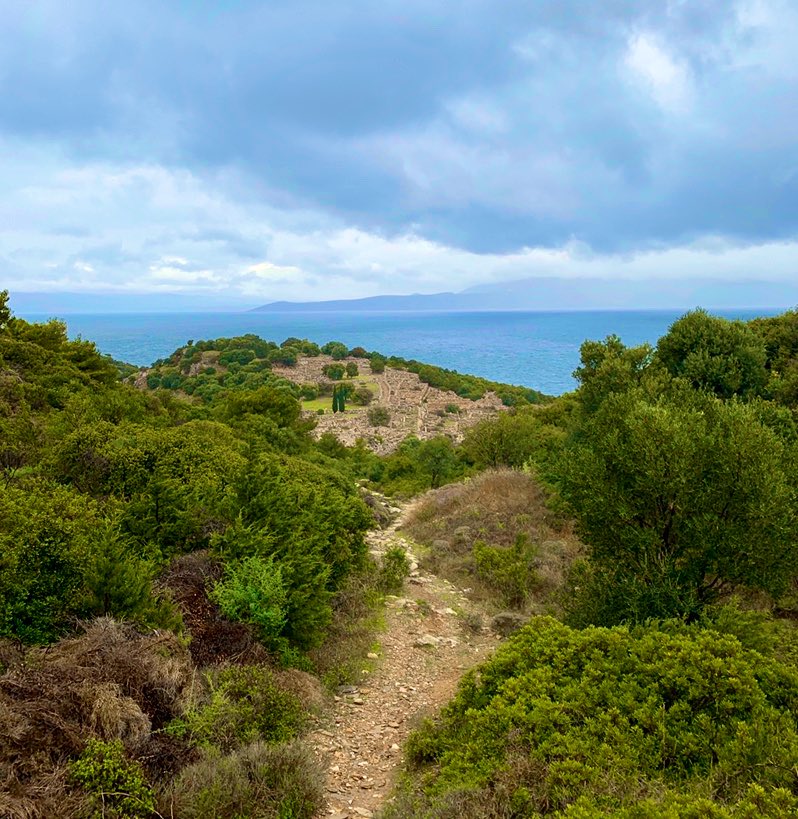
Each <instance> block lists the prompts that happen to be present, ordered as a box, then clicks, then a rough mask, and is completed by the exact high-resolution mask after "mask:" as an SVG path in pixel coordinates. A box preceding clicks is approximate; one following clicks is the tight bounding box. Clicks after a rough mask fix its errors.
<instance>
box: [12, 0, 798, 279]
mask: <svg viewBox="0 0 798 819" xmlns="http://www.w3.org/2000/svg"><path fill="white" fill-rule="evenodd" d="M0 25H2V30H3V37H2V38H0V139H2V140H3V142H2V145H3V146H5V150H6V153H7V154H10V153H13V152H14V151H15V150H18V148H17V146H19V145H24V146H35V148H36V151H38V152H39V154H40V156H41V157H44V159H45V161H46V164H47V165H48V168H49V171H48V173H49V174H50V178H51V179H52V178H54V177H55V176H57V175H58V173H59V172H64V171H66V172H68V171H69V169H70V168H84V169H85V168H87V167H91V168H93V169H94V171H93V172H94V173H95V175H96V176H97V178H98V179H102V180H103V182H102V186H104V187H103V190H104V191H105V194H104V195H105V196H106V199H105V200H103V201H105V202H106V204H107V202H108V201H109V197H113V196H117V193H118V190H119V185H122V186H123V187H125V190H126V191H127V193H126V195H125V197H124V202H125V207H127V208H129V209H130V211H129V216H130V223H131V224H132V225H134V226H135V225H138V228H137V229H138V231H139V234H140V236H139V238H138V239H137V241H136V242H135V244H136V246H137V249H136V250H135V252H134V253H133V255H134V256H138V255H141V257H142V259H143V258H145V257H147V258H150V259H151V261H152V264H155V263H156V261H157V259H156V258H155V257H156V256H158V253H160V255H162V256H163V255H169V254H175V253H176V254H178V255H181V254H182V255H184V254H186V253H188V250H190V249H191V248H192V247H193V249H194V250H195V251H197V252H199V251H200V250H201V251H202V252H203V253H207V254H209V255H210V257H211V258H210V262H209V263H210V264H212V265H216V266H222V267H223V266H224V264H227V263H230V264H232V263H233V262H234V260H235V259H238V260H241V261H243V262H248V261H253V262H254V261H257V260H259V259H264V258H267V255H268V252H269V249H270V248H273V247H274V246H275V243H274V241H273V237H271V236H270V231H271V230H276V229H279V228H282V229H288V230H290V231H291V232H293V233H296V234H298V235H299V234H304V235H308V236H310V235H311V234H314V232H319V231H322V232H324V231H327V232H329V231H331V230H347V229H350V228H357V229H361V230H363V231H367V232H371V233H374V234H376V235H379V236H382V237H388V238H390V237H391V236H394V237H401V236H404V235H407V234H408V233H412V234H413V235H415V236H417V237H419V238H422V239H424V238H426V239H430V240H432V241H434V242H436V243H439V244H441V245H442V246H448V247H451V248H453V249H455V250H456V249H465V250H469V251H474V252H477V253H488V252H490V253H507V252H514V251H517V250H519V249H521V248H524V247H543V248H546V247H549V248H552V247H560V246H563V245H565V244H566V243H568V242H573V241H574V240H577V241H579V242H584V243H586V244H587V245H588V246H590V247H591V248H592V249H594V250H595V251H600V252H607V253H610V252H624V253H627V252H633V251H635V250H646V249H650V248H652V247H660V248H667V247H669V246H676V245H678V244H680V243H685V242H691V241H694V240H697V239H700V238H701V237H702V236H705V235H708V234H710V235H715V236H723V237H727V238H728V239H729V240H730V241H732V242H734V241H743V242H753V243H757V242H762V243H764V242H768V241H772V240H789V239H792V238H794V236H795V234H796V230H797V228H798V64H796V62H795V60H794V57H793V53H794V42H795V41H796V39H797V38H798V10H796V9H795V7H794V4H792V3H790V2H788V0H740V2H730V1H729V0H705V1H704V2H686V0H685V1H684V2H677V1H676V0H672V1H671V2H662V0H650V1H649V2H637V1H633V0H628V2H621V0H616V2H603V3H589V2H585V1H584V0H560V1H559V2H554V0H548V2H536V3H529V2H506V3H496V2H488V0H463V2H460V3H451V2H442V1H441V0H423V1H422V0H404V2H399V0H382V2H379V3H374V2H373V1H372V0H368V1H367V0H349V2H345V1H344V0H342V2H338V3H330V2H311V1H310V0H298V1H295V2H287V0H285V1H284V0H272V1H271V2H239V3H226V4H218V3H210V2H182V3H172V4H164V3H156V2H147V1H146V0H141V2H133V3H128V4H124V5H123V4H101V3H97V2H94V1H93V0H92V2H89V1H88V0H75V2H72V3H69V4H64V3H61V2H56V0H39V2H36V3H30V2H27V1H25V2H21V1H18V2H10V3H6V4H5V5H4V8H3V10H2V11H0ZM5 160H6V165H5V166H4V167H8V168H12V165H13V160H14V157H13V156H10V155H7V156H6V157H5ZM28 161H30V162H31V163H32V164H31V166H30V168H28V166H26V165H24V163H22V160H20V161H19V162H17V164H16V168H17V170H14V169H13V168H12V169H11V170H9V171H7V173H8V179H6V180H0V182H3V183H4V186H5V188H6V192H7V196H9V197H10V198H9V199H7V201H8V202H11V204H8V205H7V207H8V208H9V212H11V211H12V210H14V209H15V208H16V211H17V213H32V212H33V211H31V210H30V207H33V206H30V200H31V194H30V193H29V192H27V191H25V192H24V195H21V204H20V205H19V207H17V206H16V205H15V204H14V203H13V196H16V195H17V194H19V191H20V190H23V189H24V188H25V184H24V180H23V179H21V175H24V174H26V173H28V174H30V175H35V174H37V173H39V164H37V158H36V157H31V156H28ZM20 168H21V169H22V170H19V169H20ZM131 168H133V169H145V171H142V172H141V173H143V177H142V178H143V179H144V182H141V180H140V179H139V177H136V179H137V180H138V181H136V182H135V184H136V185H140V186H141V185H143V187H141V188H140V195H139V197H138V199H137V198H136V196H135V195H134V193H135V192H134V191H133V189H132V188H131V187H130V186H131V185H133V184H134V183H133V182H131V181H130V177H129V175H128V176H125V173H126V171H127V169H131ZM146 169H149V170H146ZM137 173H138V172H137ZM170 174H172V175H174V178H171V179H167V177H168V176H169V175H170ZM181 175H183V176H185V175H188V176H190V177H191V180H192V181H191V182H186V181H185V179H183V176H181ZM91 177H92V174H91V173H89V174H88V178H87V179H86V180H83V179H82V178H81V180H80V181H79V182H78V183H74V181H73V183H74V184H90V181H91ZM120 177H122V178H124V180H125V181H124V183H118V182H114V181H113V180H114V179H117V180H118V179H119V178H120ZM177 177H180V180H182V181H180V180H179V181H175V179H176V178H177ZM45 182H46V180H45V179H44V177H42V178H40V179H39V184H40V185H42V186H44V187H48V186H47V185H46V184H45ZM73 183H70V182H69V180H67V181H66V182H64V181H63V180H62V181H59V183H58V186H59V190H60V191H61V193H60V194H59V195H61V196H65V197H67V199H68V198H69V195H72V194H69V195H67V194H66V193H64V191H63V188H65V187H68V186H69V184H73ZM102 186H101V187H102ZM51 188H52V186H51V185H50V186H49V187H48V192H47V193H46V194H44V193H42V194H37V195H38V196H40V198H41V196H44V197H45V198H46V199H47V201H48V203H49V204H48V208H49V210H48V214H49V215H48V217H47V219H49V220H51V221H49V222H48V221H47V220H44V221H42V222H41V224H39V225H38V227H37V230H39V231H41V232H44V233H46V234H48V235H49V236H51V237H52V239H53V243H54V244H53V245H52V253H53V255H54V256H57V255H58V252H57V244H56V243H55V242H56V238H57V237H58V236H61V237H62V239H63V241H64V242H67V244H66V245H64V251H63V259H62V260H61V261H60V262H57V260H56V261H53V262H52V264H56V263H58V264H61V263H62V262H63V260H64V259H66V260H70V259H72V258H73V256H75V257H76V258H77V255H80V254H81V253H82V254H83V255H82V256H81V258H86V253H85V252H83V251H81V248H80V246H79V244H78V240H79V238H80V235H81V231H86V230H94V231H98V232H99V233H101V234H103V231H104V229H105V228H106V227H107V230H106V233H108V234H109V235H101V236H100V237H99V238H98V240H97V242H96V243H95V244H96V246H98V247H106V248H109V253H111V252H112V251H111V250H110V249H111V248H113V247H121V246H128V245H129V244H130V242H129V237H128V238H125V237H122V236H121V235H117V233H118V231H119V229H120V228H119V227H118V226H117V227H114V226H113V225H112V224H111V222H113V218H116V217H113V218H112V217H111V216H110V215H109V213H108V209H107V208H105V209H104V208H103V206H102V203H101V202H99V201H98V202H96V203H95V206H96V209H95V210H92V209H91V207H90V205H89V203H88V202H87V201H86V200H85V197H84V199H82V200H81V202H82V204H81V209H82V218H83V219H84V221H83V222H81V221H80V219H77V218H76V217H75V215H73V214H70V213H61V214H58V213H57V208H56V207H55V206H54V204H53V203H54V201H55V200H54V199H53V196H54V194H53V191H52V190H51ZM174 189H177V190H179V191H180V192H181V195H180V196H178V195H177V194H176V193H175V191H174ZM187 191H189V192H191V194H192V195H196V196H197V197H198V198H197V200H195V201H191V199H190V198H187V196H186V192H187ZM84 193H85V192H84ZM181 197H182V198H181ZM165 200H166V201H167V202H171V203H172V208H173V209H172V210H170V206H169V205H164V204H163V203H164V201H165ZM178 200H179V202H180V213H179V214H176V211H174V208H175V207H177V206H176V204H174V203H175V202H177V201H178ZM222 202H223V203H224V204H220V203H222ZM34 203H35V207H39V205H40V199H36V198H35V197H34ZM119 207H121V205H119ZM26 208H27V210H26ZM231 208H232V211H231ZM233 211H234V212H235V213H234V214H233ZM241 214H244V218H245V220H247V221H249V219H250V217H251V219H252V223H251V224H248V225H247V226H246V227H245V228H242V227H241V225H240V224H231V221H232V220H237V221H240V220H241ZM90 220H94V221H93V223H92V222H90ZM258 220H260V222H259V223H258V224H256V222H258ZM16 221H17V222H19V217H16ZM164 223H165V224H164ZM259 224H260V227H259ZM26 231H33V228H32V227H31V226H30V225H29V224H28V223H27V222H26V225H25V230H23V231H18V235H20V236H23V237H26V236H29V235H30V236H31V237H33V233H30V234H29V233H27V232H26ZM115 231H116V233H115ZM110 234H113V235H110ZM145 234H146V235H145ZM20 241H21V240H20ZM31 241H33V238H31ZM126 243H127V244H126ZM309 243H310V244H312V242H309ZM322 244H323V242H322ZM187 247H188V250H187ZM306 249H307V248H306ZM21 250H22V251H24V250H25V249H24V248H22V249H21ZM42 252H43V251H37V253H38V255H37V256H36V258H42V256H41V253H42ZM120 252H121V251H120ZM307 252H308V254H309V255H310V256H311V257H314V253H315V251H314V250H313V248H312V247H310V249H309V250H307ZM6 253H7V255H9V256H13V257H14V258H19V256H20V248H16V249H15V248H7V250H6ZM148 253H149V254H150V256H149V257H148V256H147V254H148ZM76 254H77V255H76ZM22 255H23V256H24V252H23V253H22ZM321 255H324V254H321ZM31 258H33V256H31ZM124 261H125V264H132V262H131V260H130V259H129V258H126V259H125V260H124ZM111 262H112V256H109V258H108V263H109V264H110V263H111ZM284 263H291V260H290V259H288V260H285V259H284V260H281V264H284ZM203 264H204V262H203ZM344 266H345V265H344ZM59 269H60V268H59ZM317 273H318V274H325V271H324V270H321V269H319V270H316V271H315V272H314V275H315V274H317ZM374 275H375V276H376V275H377V273H375V274H374Z"/></svg>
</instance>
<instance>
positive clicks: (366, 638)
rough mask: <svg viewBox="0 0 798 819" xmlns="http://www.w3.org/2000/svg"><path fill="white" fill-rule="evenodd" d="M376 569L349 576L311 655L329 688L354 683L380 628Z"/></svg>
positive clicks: (340, 590)
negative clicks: (325, 634) (330, 618)
mask: <svg viewBox="0 0 798 819" xmlns="http://www.w3.org/2000/svg"><path fill="white" fill-rule="evenodd" d="M376 583H377V571H376V566H374V565H371V564H370V566H369V568H368V569H367V570H366V571H364V572H358V573H355V574H350V575H349V577H347V579H346V581H345V583H344V585H343V587H342V588H341V589H339V590H338V592H337V593H336V595H335V597H334V598H333V606H332V622H331V623H330V626H329V628H328V630H327V637H326V639H325V640H324V642H323V643H322V644H321V645H320V646H318V647H317V648H314V649H313V650H312V651H311V652H310V658H311V660H312V662H313V665H314V668H315V670H316V672H317V673H318V674H319V676H320V677H321V679H322V681H323V682H324V684H325V685H326V686H327V687H328V688H333V687H335V686H337V685H342V684H345V683H354V682H357V681H358V680H359V679H360V678H361V675H362V669H363V662H364V661H363V658H364V657H365V656H366V654H367V653H368V652H369V651H370V650H371V646H372V644H373V643H374V639H375V636H376V634H377V632H378V630H379V629H380V628H381V627H382V625H383V623H382V619H381V613H380V609H379V606H378V600H379V598H380V595H379V592H378V591H377V588H376Z"/></svg>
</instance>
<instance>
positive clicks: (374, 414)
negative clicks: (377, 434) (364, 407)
mask: <svg viewBox="0 0 798 819" xmlns="http://www.w3.org/2000/svg"><path fill="white" fill-rule="evenodd" d="M367 417H368V419H369V423H370V424H371V426H373V427H387V426H388V424H390V423H391V413H390V412H389V411H388V407H383V406H382V405H380V404H377V405H375V406H373V407H369V410H368V414H367Z"/></svg>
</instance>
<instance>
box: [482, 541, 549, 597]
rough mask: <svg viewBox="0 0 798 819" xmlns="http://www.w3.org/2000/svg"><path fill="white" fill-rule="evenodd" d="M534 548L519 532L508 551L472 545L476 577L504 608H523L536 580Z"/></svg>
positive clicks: (535, 552)
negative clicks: (492, 591) (497, 595)
mask: <svg viewBox="0 0 798 819" xmlns="http://www.w3.org/2000/svg"><path fill="white" fill-rule="evenodd" d="M536 556H537V548H536V547H535V546H533V545H532V544H531V543H530V542H529V538H528V537H527V535H526V533H525V532H519V533H518V536H517V537H516V539H515V543H514V544H513V545H512V546H511V547H510V548H509V549H507V548H503V547H501V546H499V547H496V546H488V545H487V544H486V543H485V542H484V541H481V540H478V541H476V542H475V543H474V562H475V563H476V567H477V574H478V575H479V577H480V578H481V579H482V580H483V581H485V582H486V583H488V585H490V586H492V587H493V588H494V589H495V590H496V591H497V592H498V593H499V595H500V596H501V598H502V601H503V602H504V604H505V605H506V606H509V607H511V608H522V607H523V606H524V604H525V603H526V600H527V597H528V596H529V593H530V591H531V590H532V588H533V587H534V586H535V585H536V583H537V581H538V576H537V572H536V571H535V557H536Z"/></svg>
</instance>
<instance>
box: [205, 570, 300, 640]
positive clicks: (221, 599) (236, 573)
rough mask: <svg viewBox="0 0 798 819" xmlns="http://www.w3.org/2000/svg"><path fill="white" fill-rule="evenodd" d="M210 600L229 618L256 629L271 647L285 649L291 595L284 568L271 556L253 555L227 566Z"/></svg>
mask: <svg viewBox="0 0 798 819" xmlns="http://www.w3.org/2000/svg"><path fill="white" fill-rule="evenodd" d="M210 598H211V599H212V600H214V601H215V602H216V603H218V605H219V608H220V609H221V611H222V614H224V616H225V617H227V618H228V619H230V620H240V621H242V622H245V623H251V624H252V625H253V626H255V628H256V629H257V631H258V636H259V637H260V639H261V640H262V641H263V643H265V644H266V645H267V646H269V647H272V648H279V647H281V633H282V629H283V626H285V618H286V603H287V598H288V595H287V592H286V589H285V584H284V583H283V574H282V572H281V570H280V567H279V566H277V565H275V563H274V560H273V559H272V558H271V557H258V556H257V555H252V556H250V557H245V558H243V559H242V560H240V561H236V562H233V563H230V564H228V565H226V566H225V568H224V578H223V579H222V580H220V581H219V582H218V583H216V585H215V586H214V587H213V590H212V591H211V592H210Z"/></svg>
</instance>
